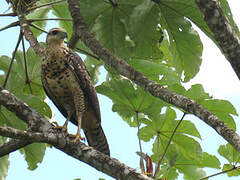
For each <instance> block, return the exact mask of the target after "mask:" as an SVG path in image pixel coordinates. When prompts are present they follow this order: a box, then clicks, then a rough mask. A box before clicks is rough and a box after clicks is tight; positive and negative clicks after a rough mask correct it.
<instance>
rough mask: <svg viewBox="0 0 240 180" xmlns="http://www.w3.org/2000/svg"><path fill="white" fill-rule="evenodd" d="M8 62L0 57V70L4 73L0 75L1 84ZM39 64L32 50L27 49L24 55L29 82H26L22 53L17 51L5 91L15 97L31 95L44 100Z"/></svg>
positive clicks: (7, 59) (8, 59)
mask: <svg viewBox="0 0 240 180" xmlns="http://www.w3.org/2000/svg"><path fill="white" fill-rule="evenodd" d="M10 61H11V60H10V58H9V57H7V56H1V57H0V70H2V71H3V72H4V73H3V74H0V82H1V83H2V84H3V82H4V80H5V78H6V74H7V72H8V67H9V65H10ZM40 63H41V58H40V57H39V56H38V55H36V53H35V52H34V51H33V49H32V48H29V49H28V50H27V53H26V65H27V75H28V77H29V82H27V77H26V69H25V65H24V58H23V53H22V52H21V51H18V52H17V53H16V60H15V61H14V62H13V64H12V69H11V72H10V75H9V78H8V81H7V86H6V89H8V90H9V91H11V92H12V93H14V94H15V95H17V96H18V95H22V94H33V95H35V96H39V97H40V98H45V93H44V90H43V88H42V84H41V76H40Z"/></svg>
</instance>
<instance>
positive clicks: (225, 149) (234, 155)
mask: <svg viewBox="0 0 240 180" xmlns="http://www.w3.org/2000/svg"><path fill="white" fill-rule="evenodd" d="M218 153H219V154H220V155H221V156H223V157H224V158H225V159H227V161H228V163H225V164H224V165H223V168H222V170H223V171H227V170H229V169H232V170H231V171H227V175H228V176H230V177H231V176H239V175H240V171H239V170H238V169H235V170H234V169H233V168H234V166H236V164H239V163H240V154H239V152H237V151H236V149H234V148H233V147H232V145H231V144H229V143H227V144H226V145H221V146H220V147H219V148H218Z"/></svg>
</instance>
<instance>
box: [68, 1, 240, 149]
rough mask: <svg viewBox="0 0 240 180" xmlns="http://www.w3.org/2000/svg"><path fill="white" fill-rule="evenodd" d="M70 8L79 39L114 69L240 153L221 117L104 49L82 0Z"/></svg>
mask: <svg viewBox="0 0 240 180" xmlns="http://www.w3.org/2000/svg"><path fill="white" fill-rule="evenodd" d="M68 4H69V11H70V13H71V16H72V18H73V30H74V31H75V33H76V34H78V36H79V38H80V39H81V40H82V41H83V42H84V43H85V45H86V46H87V47H89V48H90V49H91V50H92V52H93V53H95V54H96V55H97V56H98V57H100V59H102V60H103V61H104V62H105V63H106V64H108V65H110V66H111V67H112V68H114V69H115V70H117V71H118V72H119V73H120V74H121V75H123V76H125V77H127V78H129V79H130V80H132V81H133V82H135V83H136V84H138V85H139V86H140V87H142V88H143V89H145V90H146V91H148V92H150V93H151V94H152V95H153V96H155V97H158V98H160V99H162V100H163V101H165V102H168V103H170V104H172V105H174V106H177V107H179V108H182V109H184V110H185V111H186V112H187V113H191V114H194V115H196V116H197V117H199V118H200V119H202V120H203V121H204V122H205V123H207V124H208V125H210V126H211V127H212V128H213V129H215V131H216V132H217V133H218V134H220V135H221V136H222V137H223V138H224V139H225V140H227V141H228V142H229V143H230V144H232V145H233V147H235V149H236V150H237V151H239V152H240V137H239V135H238V134H237V133H236V132H235V131H234V130H232V129H231V128H229V127H228V126H227V125H226V124H225V123H224V122H223V121H222V120H221V119H219V118H218V117H217V116H216V115H214V114H212V113H211V112H210V111H208V110H206V109H205V108H204V107H203V106H202V105H200V104H198V103H196V102H195V101H193V100H191V99H189V98H187V97H184V96H182V95H179V94H176V93H174V92H172V91H170V90H168V89H166V88H163V87H162V86H160V85H159V84H157V83H156V82H154V81H152V80H150V79H148V78H147V77H146V76H145V75H143V74H142V73H140V72H138V71H136V70H135V69H133V68H132V67H131V66H129V65H128V64H127V63H126V62H125V61H124V60H122V59H119V58H117V57H116V56H114V55H113V54H112V53H111V52H110V51H109V50H107V49H106V48H104V47H103V46H102V45H101V44H100V43H99V42H98V41H97V40H96V39H95V37H94V36H93V35H92V34H91V33H90V32H89V31H88V29H87V27H86V25H85V23H84V20H83V17H82V15H81V10H80V6H79V1H77V0H68Z"/></svg>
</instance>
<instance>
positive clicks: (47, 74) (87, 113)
mask: <svg viewBox="0 0 240 180" xmlns="http://www.w3.org/2000/svg"><path fill="white" fill-rule="evenodd" d="M65 38H67V33H66V31H65V30H64V29H62V28H53V29H51V30H50V31H49V32H48V34H47V39H46V47H45V56H44V58H43V59H42V62H41V78H42V84H43V87H44V90H45V92H46V94H47V96H48V97H49V98H50V99H51V100H52V101H53V103H54V104H55V105H56V106H57V108H58V109H59V111H60V112H61V113H62V114H63V115H64V116H65V117H66V118H67V119H66V121H65V123H64V125H63V126H57V127H56V128H61V129H62V130H63V131H67V125H68V122H69V121H71V122H72V123H73V124H75V125H77V126H78V130H77V134H76V135H73V136H74V137H75V139H74V141H75V142H76V141H78V140H79V139H80V140H82V139H84V138H83V137H82V136H81V134H80V130H81V128H82V129H83V131H84V133H85V136H86V138H87V141H88V144H89V145H90V146H92V147H94V148H95V149H97V150H98V151H100V152H102V153H105V154H107V155H109V154H110V151H109V147H108V142H107V139H106V136H105V134H104V132H103V129H102V127H101V116H100V108H99V102H98V99H97V94H96V90H95V88H94V86H93V84H92V82H91V78H90V76H89V74H88V71H87V69H86V66H85V64H84V63H83V61H82V59H81V58H80V56H79V55H78V54H77V53H76V52H74V51H73V50H72V49H70V48H68V47H66V46H65V45H64V39H65Z"/></svg>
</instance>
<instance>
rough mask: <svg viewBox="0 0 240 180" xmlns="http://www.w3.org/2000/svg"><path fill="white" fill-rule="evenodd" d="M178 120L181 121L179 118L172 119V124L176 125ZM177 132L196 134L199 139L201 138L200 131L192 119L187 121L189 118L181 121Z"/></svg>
mask: <svg viewBox="0 0 240 180" xmlns="http://www.w3.org/2000/svg"><path fill="white" fill-rule="evenodd" d="M178 122H179V120H177V121H172V125H171V126H172V127H176V125H177V123H178ZM176 133H177V134H178V133H183V134H188V135H191V136H195V137H198V138H199V139H201V136H200V133H199V132H198V130H197V128H196V127H195V125H194V124H193V123H192V122H191V121H187V120H183V121H182V122H181V125H180V126H179V128H178V129H177V131H176Z"/></svg>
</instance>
